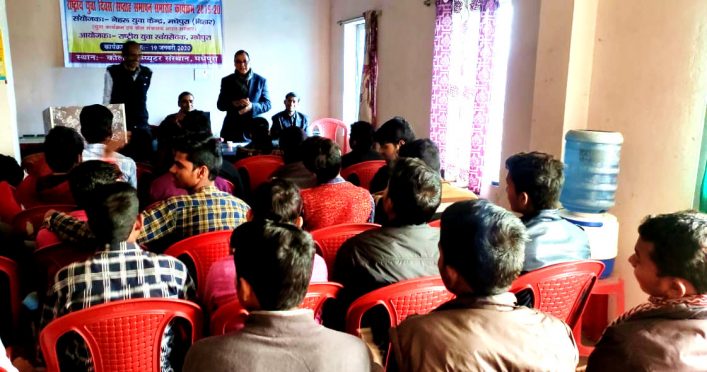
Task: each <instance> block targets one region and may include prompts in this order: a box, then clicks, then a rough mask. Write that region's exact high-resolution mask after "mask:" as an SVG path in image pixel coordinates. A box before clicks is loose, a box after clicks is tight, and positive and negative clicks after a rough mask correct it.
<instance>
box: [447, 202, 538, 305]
mask: <svg viewBox="0 0 707 372" xmlns="http://www.w3.org/2000/svg"><path fill="white" fill-rule="evenodd" d="M441 224H442V225H441V229H440V239H439V247H440V251H441V253H442V260H443V263H444V265H446V266H449V267H452V268H454V269H455V270H456V271H457V272H458V273H459V275H461V277H462V278H463V279H464V280H465V281H466V283H467V284H468V285H469V286H470V287H471V288H472V289H473V291H474V293H475V294H477V295H479V296H488V295H496V294H499V293H502V292H505V291H507V290H508V288H509V287H510V286H511V284H512V283H513V281H514V280H515V279H516V278H517V277H518V275H519V274H520V272H521V270H522V269H523V260H524V258H525V243H526V241H527V239H528V235H527V233H526V229H525V226H524V225H523V223H522V222H521V221H520V219H519V218H518V217H516V216H515V215H513V213H511V212H509V211H507V210H505V209H503V208H501V207H499V206H496V205H494V204H492V203H491V202H489V201H487V200H468V201H460V202H456V203H454V204H452V205H451V206H449V207H448V208H447V209H445V211H444V212H443V213H442V221H441Z"/></svg>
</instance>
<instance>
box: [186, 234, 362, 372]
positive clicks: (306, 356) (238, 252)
mask: <svg viewBox="0 0 707 372" xmlns="http://www.w3.org/2000/svg"><path fill="white" fill-rule="evenodd" d="M231 246H232V247H234V249H235V253H234V261H235V265H236V271H237V273H238V277H237V281H238V283H237V286H238V300H239V301H240V303H241V305H242V306H243V307H244V308H245V309H246V310H248V311H249V312H250V315H249V317H248V319H247V320H246V323H245V327H244V328H243V329H242V330H241V331H239V332H234V333H230V334H227V335H224V336H217V337H209V338H206V339H203V340H200V341H198V342H197V343H196V344H194V345H193V346H192V347H191V348H190V349H189V353H188V354H187V357H186V361H185V364H184V371H186V372H189V371H198V372H201V371H313V372H314V371H322V372H323V371H338V372H343V371H357V372H358V371H369V370H371V369H372V367H373V364H372V362H371V359H370V354H369V352H368V349H367V348H366V345H365V344H364V343H363V342H362V341H361V340H359V339H357V338H356V337H354V336H351V335H347V334H344V333H341V332H337V331H333V330H331V329H328V328H325V327H323V326H321V325H319V324H318V323H317V322H316V321H315V320H314V314H312V311H311V310H309V309H299V308H298V307H299V305H300V304H301V303H302V301H303V299H304V296H305V294H306V293H307V287H308V285H309V282H310V276H311V275H312V260H313V257H314V241H312V237H311V236H310V235H309V234H308V233H306V232H304V231H302V230H300V229H299V228H297V227H296V226H294V225H291V224H286V223H277V222H272V221H268V220H264V221H263V220H259V221H253V222H246V223H245V224H243V225H241V226H239V227H238V228H236V230H235V231H234V232H233V235H232V236H231Z"/></svg>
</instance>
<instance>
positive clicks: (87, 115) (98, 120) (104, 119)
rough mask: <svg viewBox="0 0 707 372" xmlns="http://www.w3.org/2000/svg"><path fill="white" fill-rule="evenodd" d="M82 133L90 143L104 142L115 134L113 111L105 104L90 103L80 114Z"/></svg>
mask: <svg viewBox="0 0 707 372" xmlns="http://www.w3.org/2000/svg"><path fill="white" fill-rule="evenodd" d="M79 121H80V122H81V135H82V136H83V138H84V139H85V140H86V142H88V143H102V142H103V141H105V140H107V139H110V138H111V136H113V113H112V112H110V110H109V109H108V108H107V107H105V106H103V105H90V106H86V107H84V108H83V109H81V114H79Z"/></svg>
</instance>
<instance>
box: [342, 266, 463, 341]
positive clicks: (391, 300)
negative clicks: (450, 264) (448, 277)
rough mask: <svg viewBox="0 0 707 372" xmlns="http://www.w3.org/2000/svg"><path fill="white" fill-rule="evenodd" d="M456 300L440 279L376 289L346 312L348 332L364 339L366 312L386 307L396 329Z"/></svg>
mask: <svg viewBox="0 0 707 372" xmlns="http://www.w3.org/2000/svg"><path fill="white" fill-rule="evenodd" d="M452 298H454V294H452V293H451V292H449V291H448V290H447V288H446V287H445V286H444V283H443V282H442V278H441V277H440V276H439V275H435V276H428V277H423V278H417V279H410V280H403V281H401V282H398V283H395V284H391V285H388V286H385V287H383V288H379V289H376V290H375V291H372V292H370V293H367V294H365V295H363V296H361V297H359V298H358V299H357V300H356V301H354V302H353V303H352V304H351V306H350V307H349V310H348V311H347V312H346V332H347V333H350V334H352V335H355V336H360V332H359V328H361V319H362V318H363V315H364V314H365V313H366V311H368V310H370V309H371V308H373V307H374V306H378V305H382V306H383V307H384V308H385V310H386V311H387V312H388V316H389V317H390V326H391V327H395V326H397V325H398V324H400V323H401V322H402V321H403V320H405V318H407V317H408V316H410V315H413V314H427V313H429V312H430V311H432V310H434V309H435V308H437V306H439V305H441V304H443V303H445V302H447V301H449V300H451V299H452Z"/></svg>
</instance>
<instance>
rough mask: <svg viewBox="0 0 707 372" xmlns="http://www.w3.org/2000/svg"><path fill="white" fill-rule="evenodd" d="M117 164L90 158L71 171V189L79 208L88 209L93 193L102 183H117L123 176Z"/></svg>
mask: <svg viewBox="0 0 707 372" xmlns="http://www.w3.org/2000/svg"><path fill="white" fill-rule="evenodd" d="M121 175H122V174H121V173H120V169H119V168H118V166H117V165H115V164H111V163H107V162H105V161H100V160H89V161H85V162H83V163H81V164H79V165H77V166H76V167H75V168H74V169H72V170H71V172H69V189H70V190H71V195H72V196H73V197H74V200H75V201H76V206H77V207H78V208H79V209H87V208H88V206H89V204H90V203H91V194H92V193H93V191H94V190H95V189H96V188H97V187H98V186H101V185H109V184H112V183H115V182H116V181H117V180H118V179H119V178H120V176H121Z"/></svg>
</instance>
